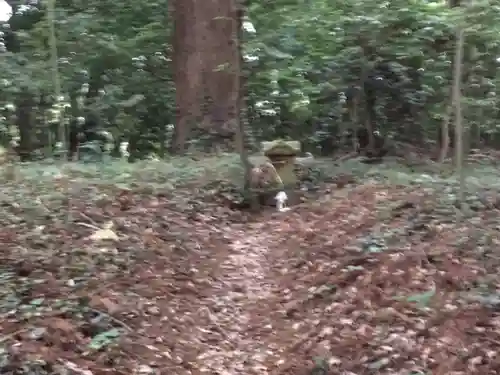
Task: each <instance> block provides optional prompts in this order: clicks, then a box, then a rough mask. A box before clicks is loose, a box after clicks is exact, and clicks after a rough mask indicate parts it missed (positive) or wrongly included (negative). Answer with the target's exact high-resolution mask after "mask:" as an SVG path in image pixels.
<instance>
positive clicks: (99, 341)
mask: <svg viewBox="0 0 500 375" xmlns="http://www.w3.org/2000/svg"><path fill="white" fill-rule="evenodd" d="M120 334H121V332H120V330H119V329H117V328H113V329H110V330H109V331H106V332H102V333H99V334H98V335H97V336H94V337H93V338H92V340H91V341H90V343H89V345H88V347H89V349H92V350H100V349H102V348H104V347H106V346H107V345H109V344H111V343H112V342H113V341H115V339H116V338H118V337H119V336H120Z"/></svg>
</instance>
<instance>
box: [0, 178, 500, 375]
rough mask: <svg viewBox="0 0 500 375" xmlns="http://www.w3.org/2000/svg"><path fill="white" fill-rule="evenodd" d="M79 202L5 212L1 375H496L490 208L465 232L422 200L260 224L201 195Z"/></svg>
mask: <svg viewBox="0 0 500 375" xmlns="http://www.w3.org/2000/svg"><path fill="white" fill-rule="evenodd" d="M58 186H59V187H62V188H67V186H65V185H64V183H62V182H61V180H59V183H58V184H56V185H55V187H56V189H55V190H58ZM19 189H20V190H23V189H24V190H23V191H24V193H23V194H27V193H26V191H31V193H32V195H31V199H33V200H36V199H41V198H40V196H41V195H42V194H41V192H40V190H39V188H37V187H36V186H31V187H29V186H28V187H27V186H24V185H23V186H19ZM72 189H73V190H72V192H73V194H72V195H71V200H70V201H67V200H65V199H64V194H61V196H59V198H58V199H59V200H57V199H55V198H54V199H53V200H52V201H50V203H49V202H48V198H44V199H41V200H42V202H41V203H40V202H38V203H40V204H39V206H40V205H42V206H44V207H45V211H43V210H40V208H38V209H33V208H32V209H31V211H29V215H27V214H26V212H27V210H28V208H27V207H25V206H23V204H21V203H20V202H19V200H13V199H10V200H9V199H7V198H5V197H4V202H3V208H2V210H3V219H2V220H3V222H2V227H0V246H1V249H0V270H1V272H0V278H1V279H0V282H1V284H0V285H1V288H0V333H1V335H0V368H1V373H5V374H9V373H11V374H14V373H16V374H17V373H28V374H35V373H36V374H85V375H91V374H149V373H151V374H203V373H206V374H248V375H250V374H276V375H278V374H279V375H282V374H375V373H377V374H403V373H405V374H429V373H432V374H456V375H458V374H497V373H498V372H499V371H500V358H499V357H498V350H499V349H500V328H499V325H500V314H499V313H498V312H497V311H498V308H499V306H500V297H497V296H496V294H495V293H494V291H496V290H497V289H498V277H497V276H496V275H497V274H498V267H499V266H500V255H499V254H498V244H499V238H498V229H497V228H498V224H499V220H498V211H497V208H496V205H495V196H486V195H482V196H481V200H482V202H483V205H482V206H481V207H480V209H477V210H476V212H475V213H474V217H473V219H470V220H466V221H464V223H463V224H460V225H458V226H457V225H456V224H454V223H453V212H454V211H453V207H451V206H450V205H448V204H440V203H439V200H438V199H437V197H436V196H435V194H434V192H433V190H432V189H426V188H423V187H411V188H409V187H404V186H396V185H384V184H377V183H365V184H362V185H360V186H357V187H349V188H344V189H340V190H337V189H336V188H335V186H323V187H322V189H321V194H319V196H318V199H317V200H315V201H308V202H305V203H303V204H301V205H299V206H296V207H294V208H293V209H292V210H291V211H289V212H286V213H277V212H274V211H265V212H263V213H262V214H260V215H258V216H250V215H249V214H246V213H242V212H235V211H232V210H230V209H229V208H228V207H226V206H224V205H222V204H220V203H221V202H220V201H219V200H217V199H214V196H213V193H214V190H213V189H212V190H211V191H208V192H207V191H204V192H203V191H202V189H198V188H196V185H193V184H191V186H190V187H189V189H187V188H185V189H177V190H176V191H175V192H159V191H144V190H142V191H140V190H138V189H135V190H134V189H124V188H118V187H116V186H114V185H113V184H109V185H108V184H104V185H103V184H100V185H99V186H97V185H92V184H88V185H86V186H84V187H82V186H80V188H78V189H77V191H78V193H77V194H76V193H75V189H74V186H73V187H72ZM9 194H10V193H9ZM15 194H20V193H19V192H17V193H15ZM13 195H14V193H12V196H13ZM9 196H11V195H9ZM54 196H56V194H55V193H54V192H51V197H54ZM24 199H27V197H26V196H25V198H24ZM68 212H69V213H70V214H69V215H68ZM110 223H112V224H113V226H111V225H110ZM492 291H493V292H492Z"/></svg>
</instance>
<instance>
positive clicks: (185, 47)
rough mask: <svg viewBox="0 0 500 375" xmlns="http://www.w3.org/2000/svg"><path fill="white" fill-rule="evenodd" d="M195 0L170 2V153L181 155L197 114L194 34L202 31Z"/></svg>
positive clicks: (197, 53)
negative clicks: (173, 104)
mask: <svg viewBox="0 0 500 375" xmlns="http://www.w3.org/2000/svg"><path fill="white" fill-rule="evenodd" d="M197 3H198V2H197V0H174V1H173V3H172V8H173V9H172V11H173V14H174V17H173V18H174V32H173V55H172V60H173V67H174V82H175V95H176V98H175V102H176V113H175V115H176V120H175V129H174V136H173V138H174V139H173V140H172V144H171V147H170V149H171V150H170V151H171V152H173V153H183V152H184V151H185V150H186V142H187V140H188V135H189V132H190V128H191V126H192V124H193V122H194V121H195V119H196V117H197V115H198V114H199V108H200V106H199V104H200V101H199V100H198V95H199V92H200V87H201V74H202V65H201V63H202V61H201V54H200V51H198V48H197V47H198V46H197V38H198V37H197V34H199V33H200V32H203V29H202V27H201V26H200V21H199V20H197V18H196V16H197V14H196V13H195V10H196V7H197Z"/></svg>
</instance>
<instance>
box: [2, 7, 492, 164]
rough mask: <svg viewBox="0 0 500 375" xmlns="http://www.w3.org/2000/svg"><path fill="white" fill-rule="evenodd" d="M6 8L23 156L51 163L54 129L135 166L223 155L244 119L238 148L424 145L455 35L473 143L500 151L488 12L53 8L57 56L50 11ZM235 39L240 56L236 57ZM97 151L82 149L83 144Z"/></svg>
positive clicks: (432, 137)
mask: <svg viewBox="0 0 500 375" xmlns="http://www.w3.org/2000/svg"><path fill="white" fill-rule="evenodd" d="M8 3H9V5H10V6H11V7H12V10H13V16H12V17H11V18H10V19H9V20H8V21H7V22H4V23H3V24H2V25H1V30H2V31H1V34H0V37H1V42H0V46H1V48H0V54H1V55H0V56H1V58H0V83H1V88H0V110H1V115H2V116H1V117H0V130H1V132H2V142H3V143H4V144H7V143H8V141H9V140H10V139H11V138H12V137H19V144H20V151H21V155H22V156H23V158H24V159H30V158H33V157H35V155H36V154H37V152H36V150H38V153H49V151H50V150H51V149H52V148H53V145H55V144H56V143H57V142H58V141H61V139H60V138H61V134H63V133H62V132H59V133H58V128H59V124H60V123H63V124H65V125H66V128H67V130H66V134H67V135H68V136H69V137H70V138H69V139H70V140H71V137H73V138H75V137H76V135H77V134H78V133H82V132H83V133H88V132H92V131H94V132H95V131H96V129H98V130H99V131H100V130H106V131H108V132H109V133H111V134H112V135H113V138H114V147H112V149H114V152H115V154H118V153H119V148H120V147H119V145H120V142H128V146H129V152H130V154H131V155H132V157H133V158H134V157H141V158H142V157H145V156H147V155H152V154H154V155H156V156H163V155H165V153H166V152H167V151H168V150H169V149H170V150H171V151H172V152H175V151H179V150H184V149H186V148H188V146H189V145H192V146H196V147H205V146H203V145H204V142H205V144H209V145H213V144H214V143H217V142H222V143H224V142H226V139H228V138H230V137H231V134H232V133H231V131H229V132H228V129H229V128H231V126H232V125H231V126H229V128H228V129H225V128H224V126H222V125H221V124H224V123H227V122H228V121H229V120H231V118H233V119H234V118H235V117H238V118H240V117H241V118H243V119H244V126H245V131H246V134H247V136H248V137H247V145H248V146H251V145H252V143H253V146H255V144H256V142H257V141H260V140H264V139H272V138H279V137H281V138H286V137H290V138H293V139H297V140H300V141H302V142H303V143H304V145H305V148H306V149H307V150H309V151H312V152H315V153H323V154H329V153H331V152H332V151H334V150H335V149H336V148H338V147H339V143H340V141H341V140H342V139H343V137H345V136H346V134H347V133H346V130H348V129H353V128H357V127H359V126H366V125H369V126H371V127H372V128H373V129H374V130H378V131H379V132H380V133H381V134H382V135H383V136H384V137H387V138H391V139H395V140H397V141H401V142H410V143H413V144H415V143H418V144H420V145H422V146H426V145H428V144H429V141H436V140H437V139H438V134H439V132H438V131H439V129H440V127H441V126H442V123H443V119H445V118H447V117H449V116H448V115H447V114H448V113H449V108H450V104H451V95H450V93H451V82H452V71H453V69H452V65H453V64H452V61H453V55H454V45H455V39H456V38H455V35H456V28H457V26H458V25H461V26H463V27H465V35H466V37H465V46H464V61H463V74H462V82H463V84H464V85H463V95H464V99H463V103H464V105H465V108H464V116H465V118H466V121H465V123H466V126H467V129H468V130H469V132H468V134H469V135H470V137H469V138H470V142H471V146H472V147H479V146H480V145H481V144H487V145H492V146H494V145H496V144H497V143H498V141H497V136H498V130H497V124H498V103H499V100H498V96H497V92H498V86H499V85H498V80H499V75H498V74H497V70H498V65H499V62H498V61H497V60H498V56H500V53H499V46H500V37H499V36H498V35H500V33H499V30H498V28H499V27H500V26H498V23H497V22H496V21H495V16H496V14H497V11H498V6H499V5H498V4H496V3H495V2H493V3H492V2H485V1H475V2H473V3H472V4H470V5H468V6H467V7H460V8H453V5H454V4H447V3H443V2H434V1H423V0H422V1H410V2H408V1H402V0H395V1H388V2H380V1H374V0H368V1H363V2H358V1H349V2H345V1H342V2H339V1H326V0H321V1H315V2H310V1H298V0H297V1H289V0H278V1H275V2H273V3H269V2H258V1H249V2H248V3H246V4H241V6H236V5H235V4H232V2H229V1H227V2H225V4H226V3H227V4H226V5H225V6H226V8H225V9H223V8H219V10H218V11H217V12H219V13H221V12H222V13H224V12H226V14H225V15H220V16H218V15H217V14H215V13H214V11H211V10H210V9H209V8H210V6H205V8H206V9H202V8H203V7H202V8H200V9H196V7H193V4H188V3H186V2H180V1H179V2H176V1H174V2H173V3H167V2H166V1H151V2H134V1H128V2H127V1H125V2H120V3H117V2H112V1H107V0H104V1H95V2H94V1H90V2H88V3H85V4H83V3H81V2H79V1H71V0H69V1H58V2H57V3H56V4H55V12H54V24H55V37H56V42H57V51H56V53H57V56H54V50H53V49H51V38H50V37H51V30H50V22H49V21H50V17H48V12H47V6H48V3H45V2H40V1H19V0H8ZM207 4H208V2H207ZM221 9H222V10H221ZM222 13H221V14H222ZM203 17H205V18H203ZM227 20H229V21H228V22H226V21H227ZM210 22H211V23H210ZM224 22H225V23H224ZM197 25H198V26H197ZM240 25H241V27H240V28H239V27H238V26H240ZM174 26H177V27H174ZM239 29H243V31H242V32H239ZM207 30H210V33H208V32H207ZM185 31H189V32H185ZM207 35H215V36H213V37H209V36H207ZM235 36H237V38H235ZM200 38H205V39H204V40H205V42H200V40H202V39H200ZM210 38H211V39H210ZM217 38H218V39H217ZM209 39H210V40H209ZM234 39H239V42H240V43H233V44H234V46H231V45H230V44H231V43H230V41H231V40H234ZM207 40H208V41H207ZM213 40H219V42H217V43H218V44H217V43H214V42H213ZM239 49H241V52H242V57H243V58H242V61H241V67H240V66H238V64H236V60H237V59H238V57H237V55H236V54H235V51H238V50H239ZM214 51H219V53H218V54H217V55H216V54H214ZM174 52H175V53H174ZM214 56H217V57H214ZM54 58H56V62H57V70H58V73H59V77H58V78H59V79H57V80H54V74H53V73H54V69H53V68H54V67H55V64H54V62H55V61H54ZM200 61H201V62H200ZM240 68H241V69H240ZM240 73H241V75H240ZM236 75H238V76H240V77H241V78H242V79H232V78H231V76H236ZM55 84H56V85H60V91H61V93H60V96H61V97H60V98H56V97H55V95H56V94H55V93H56V92H57V91H58V89H56V87H55V86H54V85H55ZM193 87H195V88H197V89H196V90H194V89H193ZM236 92H239V93H241V95H236V94H235V93H236ZM176 95H177V98H176ZM238 96H240V98H239V99H235V98H236V97H238ZM235 100H237V101H238V103H237V104H236V103H235V102H234V101H235ZM235 107H238V108H237V109H238V110H235ZM240 109H241V111H240ZM176 110H177V112H176ZM240 112H241V113H240ZM83 118H85V121H83ZM233 128H234V126H233ZM180 129H183V131H179V130H180ZM181 133H182V136H180V135H179V134H181ZM91 138H92V137H89V136H85V137H82V136H81V134H80V136H79V140H80V143H81V144H83V143H84V142H85V141H87V140H89V139H91ZM207 141H209V142H207ZM73 143H74V142H73ZM178 143H180V144H178ZM226 143H227V142H226ZM177 146H180V148H179V147H177ZM72 147H74V145H73V146H72ZM426 147H427V146H426Z"/></svg>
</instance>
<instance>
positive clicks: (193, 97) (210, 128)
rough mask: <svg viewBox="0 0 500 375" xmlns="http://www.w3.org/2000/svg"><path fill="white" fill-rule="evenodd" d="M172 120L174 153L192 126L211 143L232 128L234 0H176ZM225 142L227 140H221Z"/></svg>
mask: <svg viewBox="0 0 500 375" xmlns="http://www.w3.org/2000/svg"><path fill="white" fill-rule="evenodd" d="M174 14H175V21H174V22H175V30H174V57H173V59H174V69H175V85H176V104H177V121H176V129H175V139H174V141H173V147H172V149H173V151H180V152H182V151H184V150H185V145H186V141H187V139H188V136H189V132H190V130H191V127H192V126H193V124H196V125H198V126H199V127H200V128H201V130H202V131H203V132H206V133H208V134H210V135H211V136H212V140H211V141H212V144H213V145H214V146H215V143H217V142H226V141H227V140H231V146H230V147H231V148H233V147H234V146H233V145H234V142H232V141H233V140H234V134H235V133H236V130H237V129H236V128H237V116H238V111H237V108H238V90H239V79H240V61H239V52H238V30H237V27H238V22H237V6H236V4H235V1H234V0H175V2H174ZM226 146H227V144H226Z"/></svg>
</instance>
